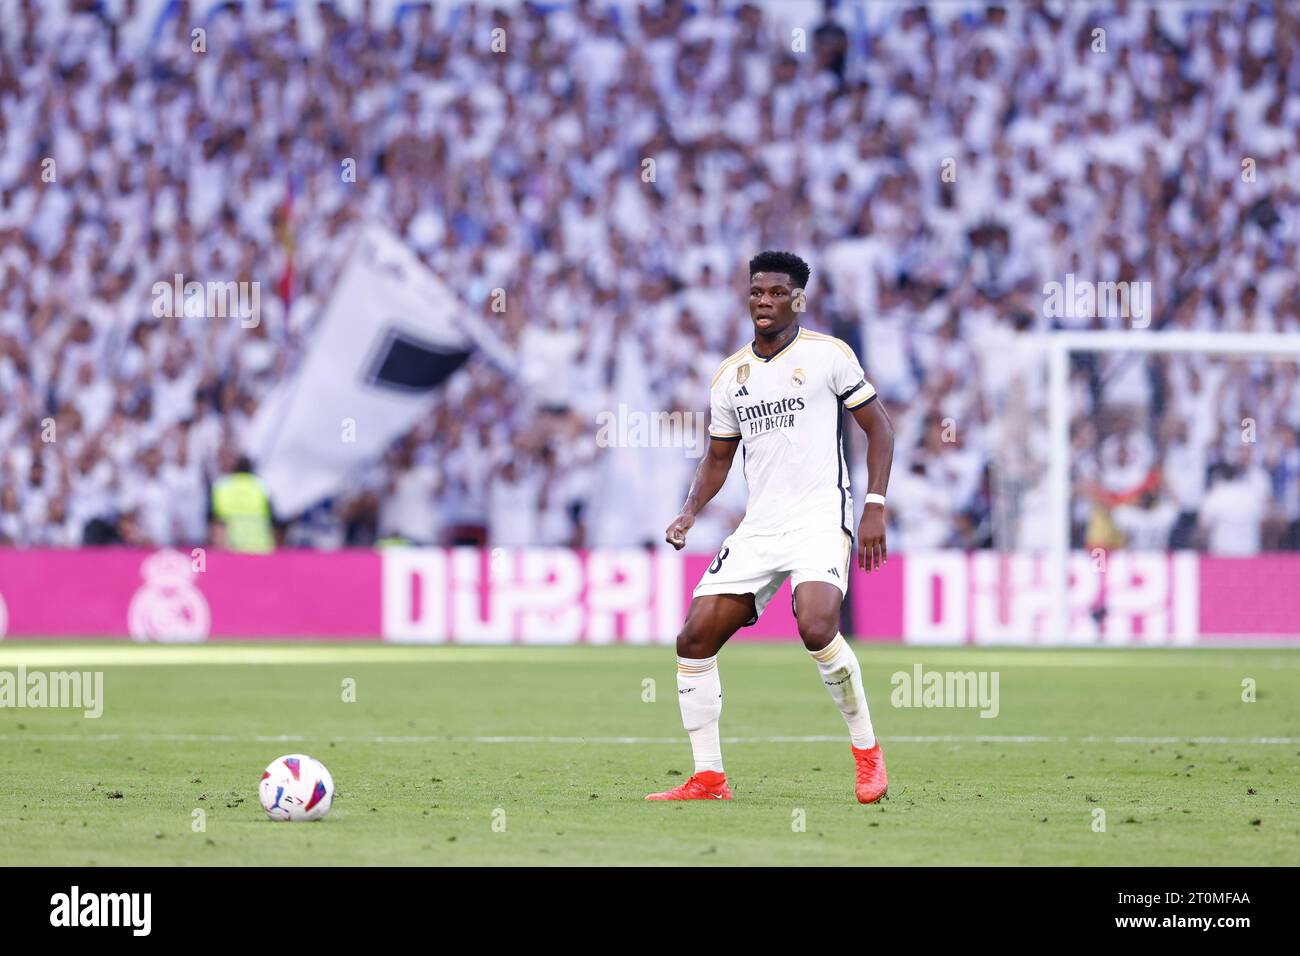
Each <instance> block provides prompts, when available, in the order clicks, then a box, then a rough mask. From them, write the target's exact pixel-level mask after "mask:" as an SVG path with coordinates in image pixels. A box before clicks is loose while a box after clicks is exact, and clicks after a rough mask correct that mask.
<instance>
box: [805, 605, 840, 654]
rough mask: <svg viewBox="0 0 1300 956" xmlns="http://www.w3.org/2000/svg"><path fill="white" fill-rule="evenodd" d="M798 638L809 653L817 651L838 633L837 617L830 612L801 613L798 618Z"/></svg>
mask: <svg viewBox="0 0 1300 956" xmlns="http://www.w3.org/2000/svg"><path fill="white" fill-rule="evenodd" d="M798 622H799V637H800V638H801V639H802V640H803V646H804V647H806V648H808V650H810V651H819V650H821V649H822V648H823V647H825V646H826V645H827V644H829V643H830V642H831V641H833V640H834V639H835V635H836V634H838V633H839V630H840V622H839V615H838V614H835V613H831V612H830V611H801V612H800V613H799V617H798Z"/></svg>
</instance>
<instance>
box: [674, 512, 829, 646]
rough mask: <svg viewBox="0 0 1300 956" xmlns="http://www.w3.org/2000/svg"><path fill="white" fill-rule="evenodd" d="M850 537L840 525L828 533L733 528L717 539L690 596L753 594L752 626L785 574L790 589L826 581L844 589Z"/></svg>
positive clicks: (778, 588)
mask: <svg viewBox="0 0 1300 956" xmlns="http://www.w3.org/2000/svg"><path fill="white" fill-rule="evenodd" d="M852 559H853V539H852V538H851V537H849V536H848V535H847V534H845V533H844V530H843V529H842V528H831V529H830V530H827V531H806V530H802V529H800V530H797V531H786V532H782V533H780V534H748V533H746V532H745V531H743V530H740V529H737V530H736V531H735V532H734V533H732V534H731V535H729V536H728V537H727V539H726V540H725V541H723V542H722V547H721V548H719V549H718V553H717V555H715V556H714V558H713V561H712V562H711V563H710V564H709V567H708V569H707V570H706V571H705V572H704V575H703V576H702V577H701V578H700V583H699V584H697V585H696V586H695V592H694V593H693V594H692V595H691V596H692V597H702V596H704V595H706V594H752V595H754V619H753V620H752V621H749V622H747V623H746V625H745V626H746V627H748V626H749V625H751V624H753V623H754V622H755V621H757V620H758V619H759V617H760V616H761V615H762V613H763V609H764V608H766V607H767V602H768V601H770V600H772V596H773V595H774V594H776V592H777V591H779V590H780V588H781V585H782V584H784V583H785V579H786V578H790V586H791V589H793V588H797V587H798V586H799V585H801V584H803V583H804V582H805V581H825V582H826V583H827V584H833V585H835V586H836V587H837V588H839V589H840V594H842V595H843V594H848V592H849V567H850V563H851V561H852Z"/></svg>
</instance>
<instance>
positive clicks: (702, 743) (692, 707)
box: [677, 657, 722, 773]
mask: <svg viewBox="0 0 1300 956" xmlns="http://www.w3.org/2000/svg"><path fill="white" fill-rule="evenodd" d="M677 703H678V704H679V705H680V706H681V708H682V726H683V727H685V728H686V733H687V734H689V735H690V738H691V752H692V753H694V754H695V772H696V773H699V772H700V771H701V770H716V771H718V772H719V773H721V772H722V738H721V736H720V734H719V732H718V721H719V720H720V719H721V717H722V679H721V678H720V677H719V676H718V659H717V657H706V658H703V659H701V660H695V659H692V658H689V657H679V658H677Z"/></svg>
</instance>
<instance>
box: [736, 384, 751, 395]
mask: <svg viewBox="0 0 1300 956" xmlns="http://www.w3.org/2000/svg"><path fill="white" fill-rule="evenodd" d="M748 394H749V386H748V385H742V386H740V391H738V392H737V393H736V398H740V397H741V396H743V395H748Z"/></svg>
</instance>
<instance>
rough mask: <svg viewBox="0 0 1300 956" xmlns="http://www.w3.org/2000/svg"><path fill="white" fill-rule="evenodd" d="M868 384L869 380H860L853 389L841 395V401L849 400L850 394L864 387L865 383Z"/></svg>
mask: <svg viewBox="0 0 1300 956" xmlns="http://www.w3.org/2000/svg"><path fill="white" fill-rule="evenodd" d="M866 384H867V380H866V379H865V378H864V379H863V380H862V381H860V382H858V384H857V385H854V386H853V387H852V388H851V389H849V390H848V391H847V392H845V393H844V394H843V395H841V396H840V401H841V402H847V401H848V400H849V396H850V395H852V394H853V393H854V392H856V391H857V390H858V389H860V388H862V386H864V385H866Z"/></svg>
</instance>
